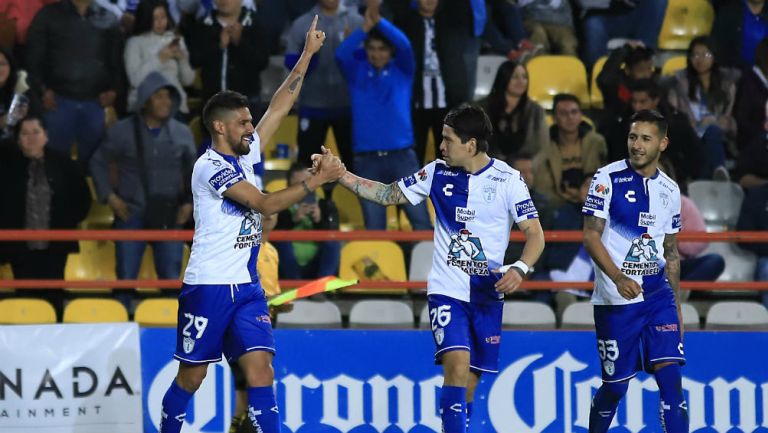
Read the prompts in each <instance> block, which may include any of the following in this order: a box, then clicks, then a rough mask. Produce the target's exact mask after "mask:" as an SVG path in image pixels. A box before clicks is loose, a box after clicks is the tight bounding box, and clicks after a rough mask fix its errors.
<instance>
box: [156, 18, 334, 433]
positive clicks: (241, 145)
mask: <svg viewBox="0 0 768 433" xmlns="http://www.w3.org/2000/svg"><path fill="white" fill-rule="evenodd" d="M316 25H317V17H315V19H314V21H313V22H312V25H311V27H310V29H309V31H308V32H307V37H306V41H305V45H304V52H303V53H302V54H301V58H300V59H299V61H298V63H297V64H296V66H295V67H294V68H293V70H292V71H291V73H290V75H289V76H288V78H287V79H286V80H285V82H284V83H283V84H282V85H281V86H280V88H279V89H278V90H277V92H275V95H274V96H273V97H272V101H271V103H270V105H269V108H268V109H267V112H266V113H265V114H264V117H262V118H261V120H260V121H259V123H258V125H257V126H256V128H255V129H254V127H253V124H252V123H251V122H252V118H251V114H250V111H249V110H248V99H247V98H246V97H245V96H243V95H241V94H239V93H236V92H231V91H223V92H219V93H217V94H216V95H214V96H213V97H211V99H210V100H209V101H208V102H207V103H206V105H205V108H204V109H203V122H204V124H205V126H206V128H207V129H208V131H209V132H210V134H211V138H212V145H211V147H210V148H209V149H207V150H206V152H205V153H204V154H203V155H201V156H200V158H199V159H198V160H197V162H196V163H195V166H194V169H193V171H192V193H193V199H194V214H195V235H194V240H193V244H192V254H191V256H190V259H189V264H188V265H187V269H186V271H185V273H184V285H183V287H182V290H181V294H180V295H179V313H178V318H179V320H178V328H177V336H176V352H175V353H174V357H175V358H176V359H178V360H179V361H180V364H179V371H178V374H177V375H176V379H175V380H174V381H173V383H172V384H171V386H170V388H169V389H168V391H167V392H166V394H165V397H164V398H163V407H162V417H161V423H160V431H161V432H162V433H178V432H179V431H180V430H181V426H182V423H183V422H184V416H185V415H186V409H187V404H188V403H189V400H190V398H191V397H192V395H193V393H194V392H195V391H196V390H197V389H198V388H199V387H200V384H201V383H202V382H203V379H204V378H205V374H206V371H207V369H208V364H209V363H211V362H217V361H219V360H221V355H222V353H224V355H225V356H226V357H227V359H228V360H229V361H230V362H231V361H234V360H237V361H238V363H239V365H240V367H241V368H242V370H243V372H244V375H245V379H246V382H247V384H248V417H249V419H250V421H251V423H252V424H253V426H254V430H256V431H257V432H267V433H277V432H279V431H280V425H281V423H280V415H279V413H278V409H277V403H276V400H275V393H274V390H273V388H272V383H273V379H274V372H273V370H272V357H273V354H274V351H275V349H274V338H273V336H272V324H271V321H270V318H269V311H268V309H267V301H266V297H265V296H264V290H263V289H262V287H261V284H260V283H259V278H258V274H257V271H256V260H257V257H258V254H259V247H260V245H261V215H260V214H274V213H277V212H279V211H281V210H283V209H286V208H288V207H289V206H291V205H293V204H294V203H297V202H299V201H300V200H301V199H302V198H304V196H305V195H307V194H308V193H310V192H312V191H314V190H315V189H316V188H317V187H319V186H320V185H321V184H323V183H327V182H332V181H335V180H337V179H338V178H339V177H341V176H342V175H343V174H344V166H343V164H341V162H340V161H339V160H338V158H335V157H334V156H332V155H330V154H326V155H323V156H320V155H314V156H313V159H314V161H315V164H316V167H317V169H316V170H315V173H314V175H313V176H312V177H311V178H309V179H308V180H306V181H305V182H303V183H301V184H297V185H294V186H292V187H289V188H286V189H284V190H282V191H278V192H274V193H271V194H264V193H262V192H261V191H260V190H259V189H258V188H257V187H256V186H255V175H254V168H253V167H254V165H255V164H257V163H258V162H259V160H260V150H261V149H260V142H267V141H268V140H269V139H270V137H271V136H272V134H274V132H275V130H277V127H278V126H279V124H280V122H281V121H282V120H283V118H285V116H286V115H287V114H288V112H289V110H290V109H291V106H292V105H293V103H294V101H295V100H296V98H297V96H298V93H299V90H300V88H301V83H302V81H303V79H304V74H305V73H306V71H307V67H308V65H309V62H310V59H311V58H312V55H313V54H314V53H316V52H317V51H318V50H319V49H320V47H321V46H322V45H323V41H324V40H325V34H324V33H323V32H322V31H318V30H316ZM254 132H255V133H254Z"/></svg>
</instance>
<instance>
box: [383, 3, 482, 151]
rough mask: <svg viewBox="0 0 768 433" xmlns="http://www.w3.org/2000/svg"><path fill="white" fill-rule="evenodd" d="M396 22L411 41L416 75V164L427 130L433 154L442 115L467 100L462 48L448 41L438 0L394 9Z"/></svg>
mask: <svg viewBox="0 0 768 433" xmlns="http://www.w3.org/2000/svg"><path fill="white" fill-rule="evenodd" d="M394 20H395V25H396V26H397V27H398V28H400V29H402V31H403V33H405V35H406V36H408V39H409V40H410V41H411V44H412V45H413V51H414V53H415V55H416V75H415V77H416V78H415V79H414V80H413V107H412V110H413V130H414V131H413V132H414V135H415V140H416V156H417V157H418V159H419V164H421V162H422V161H424V160H425V159H427V160H429V161H431V160H432V158H433V155H429V156H427V155H426V150H427V134H428V133H429V131H432V137H433V138H434V142H435V155H434V157H439V156H438V154H439V147H440V146H439V144H440V141H441V139H442V136H443V132H442V131H443V118H444V117H445V115H446V114H448V109H449V108H450V107H455V106H457V105H459V104H460V103H462V102H466V101H467V94H466V92H465V91H464V89H466V87H467V75H466V69H465V68H464V67H463V63H462V62H463V60H462V55H461V52H459V51H458V50H456V48H455V47H453V46H451V45H450V41H451V40H450V38H449V35H448V33H450V32H452V31H453V28H451V27H450V22H449V16H448V12H447V11H446V8H445V7H441V4H440V0H418V1H417V2H416V4H415V5H407V6H406V7H404V8H402V9H401V10H398V11H396V12H395V18H394Z"/></svg>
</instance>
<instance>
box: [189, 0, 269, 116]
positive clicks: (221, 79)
mask: <svg viewBox="0 0 768 433" xmlns="http://www.w3.org/2000/svg"><path fill="white" fill-rule="evenodd" d="M214 4H215V5H216V9H213V10H211V11H209V12H208V13H207V14H206V15H205V16H204V17H203V18H201V19H200V20H198V21H197V22H196V23H195V26H194V28H193V29H192V31H191V33H190V35H191V40H190V41H188V42H189V47H190V55H191V56H190V60H191V63H192V66H194V67H196V68H200V69H201V72H202V79H203V94H202V96H203V99H204V100H207V99H208V98H210V97H211V96H213V95H214V94H215V93H216V92H218V91H220V90H233V91H236V92H240V93H242V94H243V95H245V96H247V97H248V100H249V101H250V104H251V107H250V109H251V113H253V115H254V116H256V114H257V113H259V112H260V111H261V79H260V78H259V74H260V73H261V71H262V70H264V69H265V68H266V67H267V63H268V62H269V45H268V42H269V41H268V40H267V38H266V36H265V33H264V29H263V28H262V26H261V24H260V22H259V20H258V19H257V17H256V12H255V11H254V10H252V9H249V8H246V7H245V6H243V0H214ZM256 117H258V116H256Z"/></svg>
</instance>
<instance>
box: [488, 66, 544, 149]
mask: <svg viewBox="0 0 768 433" xmlns="http://www.w3.org/2000/svg"><path fill="white" fill-rule="evenodd" d="M483 105H484V107H483V108H485V111H486V112H487V113H488V117H490V119H491V123H492V124H493V137H492V138H491V150H490V152H489V153H490V155H491V156H494V157H496V158H500V159H503V160H505V161H510V160H511V158H512V157H514V156H515V155H516V154H517V153H519V152H522V153H527V154H530V155H536V154H537V153H538V152H539V150H541V149H542V148H543V147H544V146H545V145H546V143H547V142H548V141H549V133H548V132H547V121H546V118H545V116H544V109H543V108H542V107H541V105H539V104H537V103H536V102H534V101H532V100H531V99H530V98H529V97H528V71H526V70H525V67H524V66H523V65H521V64H519V63H515V62H513V61H507V62H504V63H502V64H501V66H499V69H498V71H497V72H496V78H494V80H493V86H492V87H491V93H490V94H489V95H488V98H486V100H485V101H484V104H483Z"/></svg>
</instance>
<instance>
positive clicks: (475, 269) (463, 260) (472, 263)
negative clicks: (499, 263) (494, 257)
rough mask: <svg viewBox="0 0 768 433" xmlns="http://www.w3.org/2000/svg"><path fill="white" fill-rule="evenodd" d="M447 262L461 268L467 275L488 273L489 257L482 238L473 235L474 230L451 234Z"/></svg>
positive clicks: (463, 230)
mask: <svg viewBox="0 0 768 433" xmlns="http://www.w3.org/2000/svg"><path fill="white" fill-rule="evenodd" d="M447 263H448V265H450V266H456V267H458V268H460V269H461V270H462V271H464V273H466V274H467V275H488V259H487V258H486V257H485V252H483V245H482V244H481V243H480V238H478V237H477V236H472V232H470V231H469V230H467V229H461V230H460V231H459V233H458V234H453V235H451V243H450V244H449V245H448V259H447Z"/></svg>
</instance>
